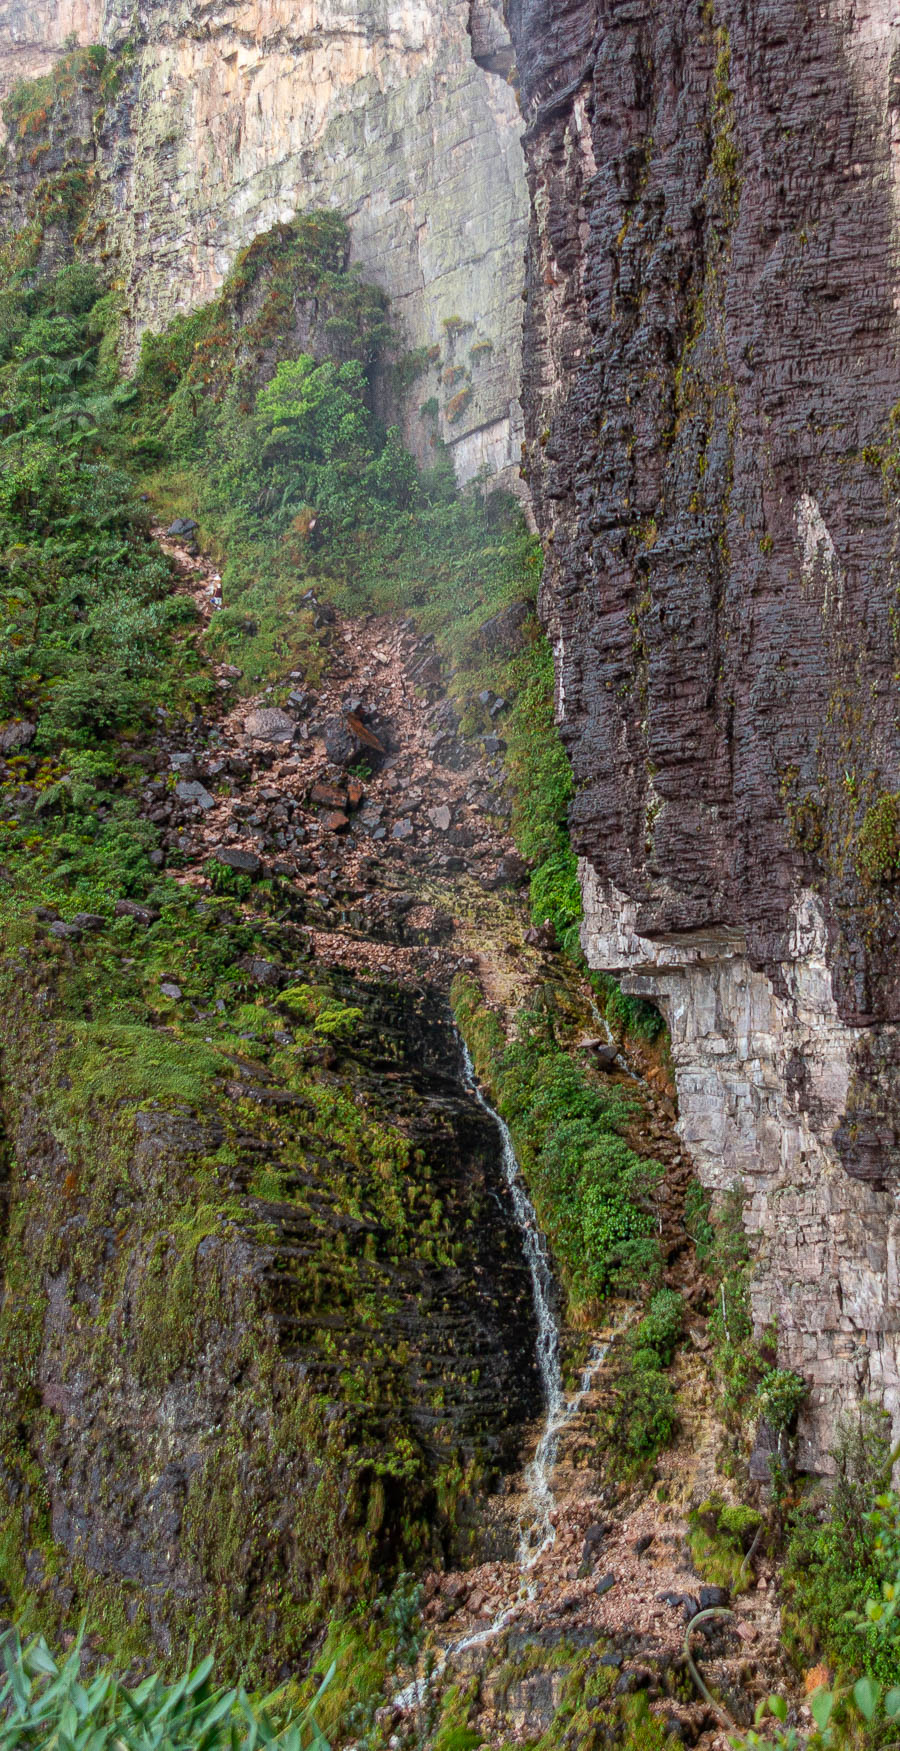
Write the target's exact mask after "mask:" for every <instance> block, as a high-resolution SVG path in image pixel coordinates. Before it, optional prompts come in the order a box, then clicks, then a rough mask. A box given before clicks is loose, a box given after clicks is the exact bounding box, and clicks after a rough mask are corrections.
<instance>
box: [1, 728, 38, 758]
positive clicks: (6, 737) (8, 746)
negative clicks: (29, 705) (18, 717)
mask: <svg viewBox="0 0 900 1751" xmlns="http://www.w3.org/2000/svg"><path fill="white" fill-rule="evenodd" d="M36 735H37V724H33V723H25V722H23V723H11V724H4V726H3V728H2V729H0V754H21V753H22V752H23V750H24V749H25V748H30V747H31V744H32V742H33V741H34V738H35V736H36Z"/></svg>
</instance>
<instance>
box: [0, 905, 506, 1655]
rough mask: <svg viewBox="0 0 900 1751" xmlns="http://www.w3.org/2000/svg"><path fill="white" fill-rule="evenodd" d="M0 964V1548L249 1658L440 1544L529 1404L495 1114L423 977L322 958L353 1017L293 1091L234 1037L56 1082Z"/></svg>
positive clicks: (35, 961) (40, 1037)
mask: <svg viewBox="0 0 900 1751" xmlns="http://www.w3.org/2000/svg"><path fill="white" fill-rule="evenodd" d="M61 928H62V929H64V930H66V931H68V932H70V933H73V934H74V935H76V936H77V935H80V932H78V931H74V932H73V927H71V926H62V927H61ZM77 952H78V953H81V954H83V953H85V952H87V949H86V946H85V945H79V949H78V950H77ZM261 967H262V968H263V970H264V971H265V969H266V963H264V962H259V961H256V962H255V963H254V969H255V970H254V973H253V978H254V981H255V982H259V980H260V979H261V978H262V974H261V973H260V971H259V969H260V968H261ZM3 973H4V977H5V982H4V1010H3V1013H4V1017H5V1021H4V1025H3V1027H2V1029H0V1067H2V1080H0V1238H3V1239H5V1228H6V1221H7V1198H8V1205H9V1211H8V1220H9V1223H10V1233H11V1235H14V1236H15V1247H14V1248H12V1247H10V1248H6V1247H4V1252H3V1258H2V1264H3V1272H4V1288H5V1291H6V1295H5V1300H4V1306H3V1308H2V1309H0V1312H2V1314H3V1321H4V1355H5V1357H6V1359H7V1364H8V1365H7V1366H6V1367H5V1368H4V1372H3V1377H2V1380H0V1434H2V1446H0V1484H2V1507H0V1515H2V1525H3V1534H4V1548H5V1550H6V1551H7V1552H8V1553H9V1564H10V1567H9V1570H8V1573H9V1575H10V1577H11V1579H12V1578H14V1577H15V1576H18V1575H19V1574H21V1573H26V1574H27V1575H28V1577H29V1582H30V1584H31V1585H34V1584H36V1582H35V1577H36V1576H37V1577H40V1576H41V1574H42V1573H43V1571H44V1566H45V1564H48V1565H49V1566H48V1578H47V1581H46V1584H45V1585H44V1586H43V1587H42V1605H43V1607H44V1608H45V1612H46V1611H50V1612H51V1613H52V1611H53V1609H54V1608H55V1609H56V1610H57V1611H58V1613H59V1616H60V1617H61V1618H62V1619H65V1618H66V1615H67V1614H68V1613H71V1612H73V1611H74V1612H77V1611H78V1610H79V1609H80V1608H81V1605H82V1603H83V1602H84V1601H85V1600H89V1601H90V1604H91V1606H92V1608H97V1607H98V1604H99V1603H100V1602H102V1600H103V1599H104V1598H105V1597H108V1598H109V1599H110V1601H112V1602H118V1603H119V1604H120V1603H121V1601H122V1599H123V1598H124V1599H125V1600H126V1601H127V1602H128V1604H127V1621H128V1622H129V1623H131V1624H134V1623H137V1625H138V1627H139V1629H140V1631H141V1632H142V1634H143V1636H144V1645H145V1647H147V1646H151V1645H155V1646H156V1647H157V1648H162V1649H163V1650H164V1651H166V1652H168V1651H169V1650H170V1649H171V1647H172V1646H173V1645H176V1644H177V1643H178V1638H179V1636H183V1635H184V1633H185V1625H186V1623H187V1622H189V1623H190V1624H191V1625H192V1626H193V1627H196V1625H197V1624H199V1623H203V1622H206V1623H212V1622H213V1621H214V1622H215V1623H216V1626H217V1631H218V1634H219V1644H218V1645H219V1649H220V1654H221V1657H222V1660H223V1662H224V1664H225V1665H226V1666H227V1665H228V1664H229V1663H231V1664H232V1665H234V1666H235V1667H238V1668H240V1669H241V1670H245V1669H246V1666H247V1662H248V1661H249V1662H250V1663H251V1665H253V1666H254V1669H256V1670H260V1669H263V1668H265V1669H271V1668H272V1666H273V1663H274V1665H276V1666H277V1663H278V1662H279V1661H281V1660H282V1659H283V1658H284V1657H285V1655H286V1654H287V1655H296V1653H297V1649H298V1646H302V1645H303V1643H304V1637H307V1636H308V1634H309V1631H310V1627H311V1626H314V1625H315V1623H316V1622H317V1620H318V1618H317V1614H319V1615H321V1612H322V1606H323V1603H324V1604H325V1606H326V1608H327V1603H328V1601H329V1595H330V1596H331V1599H332V1600H333V1599H334V1598H335V1597H340V1596H341V1595H342V1593H343V1594H344V1595H346V1594H347V1591H348V1589H349V1590H350V1591H351V1592H352V1594H353V1596H354V1597H359V1595H360V1592H361V1591H364V1589H365V1586H366V1579H365V1577H366V1574H367V1572H372V1571H377V1570H379V1569H383V1568H384V1567H385V1566H386V1565H387V1566H389V1565H390V1562H391V1560H392V1557H393V1558H396V1557H397V1556H398V1555H400V1554H401V1553H404V1552H407V1553H409V1554H412V1553H413V1552H414V1551H416V1550H417V1551H418V1553H419V1554H421V1553H423V1552H426V1551H427V1550H428V1546H429V1543H430V1544H431V1545H432V1547H433V1554H434V1555H435V1556H437V1557H439V1556H440V1553H441V1541H442V1540H443V1541H444V1542H445V1546H446V1549H447V1550H450V1549H452V1548H453V1546H454V1543H456V1541H457V1540H458V1539H462V1541H463V1544H464V1541H465V1533H464V1526H465V1515H466V1501H467V1491H468V1490H471V1489H472V1488H473V1487H477V1484H478V1482H479V1481H481V1482H482V1483H483V1481H484V1480H485V1479H486V1477H489V1476H490V1475H494V1476H496V1473H497V1471H498V1470H499V1469H502V1468H503V1467H504V1466H506V1465H508V1464H510V1463H511V1462H512V1461H513V1460H514V1458H515V1457H516V1455H517V1450H518V1446H519V1442H520V1440H521V1438H522V1435H523V1432H524V1429H525V1427H526V1425H527V1424H528V1422H529V1420H530V1419H531V1418H533V1417H534V1415H535V1414H536V1412H537V1410H538V1408H539V1405H540V1386H539V1381H538V1377H537V1369H536V1365H535V1353H534V1342H535V1329H534V1315H533V1307H532V1299H531V1287H530V1279H529V1276H528V1272H527V1268H526V1266H525V1263H524V1260H523V1258H522V1252H521V1241H520V1236H519V1230H518V1228H517V1226H516V1221H515V1215H514V1212H513V1209H512V1205H511V1200H510V1197H509V1194H508V1190H507V1188H506V1183H505V1180H504V1178H503V1173H502V1168H501V1164H500V1161H499V1144H498V1138H497V1133H496V1129H495V1127H494V1126H493V1124H492V1123H491V1121H490V1120H489V1119H488V1118H487V1117H486V1116H485V1115H484V1113H483V1112H482V1110H481V1108H480V1107H479V1106H478V1105H477V1103H476V1102H475V1100H474V1099H473V1097H472V1095H471V1092H470V1091H469V1090H468V1089H467V1088H464V1086H463V1083H462V1067H461V1065H460V1064H459V1063H458V1051H457V1044H456V1039H455V1035H454V1034H453V1031H452V1028H451V1023H450V1018H449V1012H448V1011H447V1009H446V1007H445V1005H444V1004H443V1002H442V1001H441V1000H440V999H439V998H438V997H437V996H436V995H435V994H434V993H430V992H426V991H415V992H404V993H401V992H399V991H398V989H397V986H396V985H393V986H391V985H388V984H386V983H385V984H383V985H378V984H374V983H371V982H370V983H368V984H361V983H354V982H353V981H351V980H349V979H346V978H342V977H341V976H340V975H336V976H333V978H332V990H333V993H334V1000H335V1002H336V1003H341V1004H345V1005H346V1004H350V1005H352V1008H351V1009H350V1011H349V1013H350V1014H351V1016H353V1017H355V1018H356V1021H355V1024H354V1035H353V1039H352V1042H351V1043H350V1045H349V1046H348V1048H347V1049H346V1050H345V1051H342V1050H341V1048H340V1046H339V1044H338V1043H337V1042H336V1041H334V1040H332V1042H331V1043H330V1044H329V1046H328V1048H327V1050H326V1051H324V1053H323V1061H322V1064H321V1066H320V1071H319V1074H318V1077H317V1079H316V1082H315V1090H314V1092H315V1097H316V1098H315V1100H313V1099H310V1098H309V1094H308V1092H306V1093H302V1092H298V1091H297V1089H296V1088H294V1087H293V1086H291V1087H285V1086H284V1085H283V1084H282V1083H281V1082H279V1080H278V1079H277V1078H275V1077H273V1076H272V1074H271V1073H270V1071H269V1070H268V1069H267V1068H266V1066H265V1064H263V1063H261V1062H260V1061H258V1060H256V1059H254V1058H252V1057H251V1056H249V1055H246V1056H244V1057H239V1056H237V1055H235V1056H234V1057H233V1059H232V1064H233V1080H231V1081H229V1082H228V1083H227V1084H226V1085H225V1086H224V1087H219V1088H218V1090H216V1091H214V1092H212V1091H211V1093H210V1096H209V1098H207V1099H205V1100H202V1101H199V1102H197V1103H195V1104H189V1103H186V1102H181V1103H180V1104H178V1105H176V1106H174V1107H169V1108H168V1109H167V1108H165V1107H164V1106H162V1105H160V1103H159V1102H158V1101H156V1100H153V1101H148V1102H146V1103H143V1104H141V1103H136V1102H135V1101H133V1100H129V1098H128V1097H127V1094H126V1093H125V1092H124V1091H123V1089H122V1088H121V1086H120V1088H119V1090H118V1095H117V1098H115V1099H113V1100H112V1101H110V1102H106V1103H104V1102H96V1101H91V1100H90V1099H88V1100H87V1101H86V1102H83V1103H82V1104H81V1105H79V1104H78V1103H79V1099H80V1098H81V1097H82V1096H83V1090H82V1091H81V1094H80V1093H79V1084H78V1081H77V1076H76V1077H74V1078H73V1075H70V1074H69V1072H70V1071H72V1070H73V1063H72V1058H71V1053H70V1052H69V1053H68V1054H67V1046H70V1045H71V1034H70V1033H69V1027H68V1022H66V1023H65V1025H62V1026H61V1025H60V1022H59V1019H58V1017H57V1015H56V1014H55V1007H56V994H55V992H54V990H53V983H52V980H53V974H52V972H50V971H49V969H48V967H47V965H46V964H44V963H42V962H41V960H40V958H39V957H38V956H37V955H32V956H31V957H30V960H29V962H28V964H26V963H25V961H24V960H23V961H22V963H21V966H20V968H19V971H18V979H17V983H16V985H15V987H14V988H13V982H12V979H11V977H10V969H9V967H8V966H7V967H5V968H4V969H3ZM48 974H49V979H48ZM271 982H272V981H271V978H270V977H268V976H266V977H265V978H263V983H265V984H269V983H271ZM164 988H165V987H164ZM171 989H172V990H174V991H175V992H176V993H178V995H180V991H179V988H178V987H177V986H175V987H171ZM345 1013H346V1012H345ZM13 1042H14V1046H13V1049H12V1050H11V1049H10V1048H11V1044H12V1043H13ZM63 1064H65V1066H66V1067H67V1068H66V1071H65V1073H64V1072H63V1069H62V1066H63ZM73 1083H74V1086H73ZM70 1102H71V1103H74V1104H73V1105H72V1106H71V1109H70V1107H69V1105H68V1104H67V1103H70ZM342 1103H343V1104H342ZM354 1103H357V1104H354ZM348 1110H349V1112H350V1113H351V1114H355V1115H356V1125H357V1127H358V1128H357V1129H356V1130H355V1131H354V1130H353V1129H348V1128H347V1122H346V1119H345V1118H343V1119H342V1118H341V1117H340V1115H341V1114H345V1113H346V1112H347V1111H348ZM76 1111H77V1113H78V1117H77V1119H76V1121H75V1123H70V1116H71V1113H74V1112H76ZM329 1113H330V1114H331V1119H330V1122H329V1119H328V1115H329ZM362 1114H364V1115H365V1117H364V1118H362V1117H361V1115H362ZM373 1123H375V1124H377V1125H378V1126H380V1127H381V1129H380V1131H379V1132H378V1133H377V1135H376V1134H375V1133H371V1132H370V1133H368V1135H369V1136H370V1137H371V1136H375V1141H374V1142H368V1143H367V1141H366V1137H367V1132H366V1129H365V1127H366V1126H367V1125H368V1126H371V1125H372V1124H373ZM7 1139H8V1141H7ZM379 1139H380V1140H379ZM379 1148H380V1149H382V1150H383V1151H384V1153H383V1154H382V1155H381V1156H378V1157H377V1159H376V1160H375V1166H374V1168H373V1167H372V1160H373V1159H375V1157H374V1156H372V1157H370V1155H369V1153H368V1151H369V1150H370V1149H371V1150H372V1151H375V1150H377V1149H379ZM398 1150H399V1151H400V1152H401V1153H402V1156H403V1160H404V1161H405V1162H408V1170H405V1171H404V1174H403V1178H402V1182H398V1183H402V1198H398V1200H397V1202H396V1204H395V1206H394V1207H393V1208H392V1209H389V1208H388V1205H387V1204H386V1203H385V1202H384V1200H383V1199H382V1197H381V1192H382V1189H383V1186H384V1185H385V1184H386V1183H387V1179H386V1178H385V1176H387V1178H390V1175H391V1172H392V1167H391V1151H393V1152H395V1153H396V1152H397V1151H398ZM420 1206H421V1208H420ZM410 1212H411V1215H410ZM445 1229H446V1235H445V1233H444V1230H445ZM432 1233H433V1235H434V1238H432V1239H429V1235H431V1234H432ZM448 1238H449V1239H452V1241H453V1246H452V1256H451V1253H450V1251H449V1250H448V1244H447V1241H448ZM13 1251H14V1253H15V1256H14V1257H13V1256H12V1254H13ZM417 1541H418V1542H417ZM59 1546H61V1547H62V1550H63V1551H64V1552H65V1555H66V1559H67V1560H66V1562H65V1563H64V1564H63V1565H60V1562H59V1550H58V1547H59ZM54 1577H55V1578H54ZM104 1587H106V1588H107V1589H108V1590H109V1591H108V1594H105V1593H104Z"/></svg>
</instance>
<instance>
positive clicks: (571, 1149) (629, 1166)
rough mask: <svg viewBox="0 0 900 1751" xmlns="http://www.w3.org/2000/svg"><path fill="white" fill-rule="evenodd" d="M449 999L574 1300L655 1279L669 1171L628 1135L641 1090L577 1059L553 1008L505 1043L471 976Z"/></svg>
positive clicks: (531, 1016) (521, 1024) (527, 1019)
mask: <svg viewBox="0 0 900 1751" xmlns="http://www.w3.org/2000/svg"><path fill="white" fill-rule="evenodd" d="M453 1004H454V1010H455V1013H456V1017H457V1020H458V1022H459V1025H460V1027H461V1029H462V1032H463V1035H464V1037H465V1039H466V1040H467V1042H468V1044H469V1047H470V1050H471V1051H472V1054H473V1058H474V1062H475V1065H476V1068H477V1070H478V1072H479V1074H480V1075H481V1076H483V1077H484V1078H485V1079H486V1080H487V1081H489V1082H490V1084H491V1086H492V1088H493V1090H494V1096H495V1099H496V1103H497V1108H498V1111H499V1112H500V1113H501V1114H502V1116H503V1118H504V1119H505V1120H506V1122H507V1124H508V1125H509V1127H510V1130H511V1131H512V1134H513V1138H514V1140H515V1145H516V1154H517V1157H518V1160H519V1164H520V1166H521V1168H522V1172H523V1174H524V1176H525V1180H526V1183H527V1185H528V1188H529V1191H530V1193H531V1196H532V1198H533V1200H534V1206H535V1210H536V1211H537V1215H538V1220H539V1222H540V1224H541V1227H542V1229H543V1230H544V1232H545V1234H546V1235H547V1237H548V1239H549V1241H550V1244H551V1246H552V1248H553V1252H554V1255H555V1257H556V1259H557V1261H558V1264H559V1267H560V1270H561V1272H562V1276H563V1280H564V1282H565V1285H566V1288H567V1291H568V1295H569V1299H570V1302H571V1304H572V1305H573V1307H577V1306H579V1305H583V1304H585V1303H590V1302H591V1301H595V1300H597V1299H598V1298H600V1297H602V1296H604V1295H608V1294H609V1293H611V1292H617V1293H620V1294H627V1293H633V1292H635V1291H637V1290H638V1289H639V1288H640V1287H642V1286H643V1285H645V1284H647V1283H652V1282H653V1281H654V1280H657V1279H658V1277H659V1272H660V1259H659V1243H658V1239H657V1232H656V1229H657V1224H656V1218H655V1192H656V1188H657V1186H658V1185H659V1181H660V1179H661V1178H662V1173H663V1169H662V1166H661V1165H660V1163H659V1162H657V1161H652V1160H649V1159H647V1158H646V1157H643V1156H640V1155H638V1154H637V1152H636V1151H635V1150H634V1149H633V1148H631V1147H630V1145H629V1144H628V1143H627V1141H626V1139H625V1135H624V1133H625V1132H626V1131H627V1129H628V1125H629V1121H630V1120H631V1119H632V1118H633V1116H634V1114H635V1111H636V1107H637V1103H636V1100H635V1097H634V1096H633V1095H631V1094H630V1093H629V1092H626V1091H625V1090H623V1089H622V1087H621V1086H620V1085H618V1084H612V1085H610V1084H609V1083H608V1082H607V1081H604V1080H601V1078H599V1077H597V1076H592V1075H591V1073H590V1072H589V1071H588V1070H587V1069H584V1068H583V1067H582V1066H581V1065H580V1064H578V1063H577V1062H576V1061H575V1059H574V1058H573V1057H572V1056H571V1054H570V1053H569V1052H567V1051H566V1050H565V1048H564V1047H563V1046H562V1045H560V1044H559V1043H558V1042H557V1040H556V1038H555V1036H554V1029H553V1020H552V1014H551V1013H550V1012H548V1011H543V1012H541V1011H533V1012H527V1013H525V1014H523V1015H520V1017H519V1019H518V1027H517V1034H516V1038H515V1040H514V1041H513V1042H512V1043H511V1044H509V1045H507V1044H506V1042H505V1040H504V1038H503V1035H502V1031H501V1030H500V1028H499V1024H498V1023H497V1021H496V1018H495V1017H493V1016H492V1015H491V1013H490V1011H489V1010H486V1008H485V1006H484V1002H483V999H482V997H481V993H480V991H479V990H478V987H477V986H476V985H474V984H473V983H472V981H471V980H468V979H466V978H464V977H459V978H458V979H457V980H456V982H455V984H454V987H453ZM648 1341H649V1340H648Z"/></svg>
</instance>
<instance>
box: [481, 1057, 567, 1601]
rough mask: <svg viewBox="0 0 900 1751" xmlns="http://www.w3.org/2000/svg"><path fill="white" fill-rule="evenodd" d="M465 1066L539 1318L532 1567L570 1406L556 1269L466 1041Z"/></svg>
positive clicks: (527, 1531) (522, 1548)
mask: <svg viewBox="0 0 900 1751" xmlns="http://www.w3.org/2000/svg"><path fill="white" fill-rule="evenodd" d="M462 1052H463V1065H464V1068H465V1075H466V1082H467V1083H468V1085H469V1087H470V1088H471V1090H472V1093H473V1094H474V1096H475V1099H476V1100H477V1102H478V1105H479V1106H480V1107H481V1108H482V1110H483V1111H484V1112H486V1113H487V1115H488V1118H489V1119H491V1120H492V1122H493V1124H494V1125H496V1127H497V1130H498V1132H499V1134H500V1142H501V1145H502V1158H501V1164H502V1167H503V1177H504V1179H505V1180H506V1183H507V1186H508V1187H509V1192H510V1196H511V1198H512V1203H513V1209H514V1211H515V1215H516V1221H517V1223H518V1225H519V1229H520V1231H521V1235H522V1250H523V1252H524V1254H525V1263H526V1264H527V1266H528V1271H529V1275H530V1277H531V1296H532V1300H533V1302H534V1314H535V1319H536V1320H537V1345H536V1352H537V1365H538V1373H539V1374H540V1377H541V1391H542V1393H543V1398H544V1428H543V1431H542V1433H541V1438H540V1440H539V1441H538V1444H537V1449H536V1452H535V1455H534V1458H533V1460H532V1461H531V1464H530V1465H529V1467H528V1470H527V1472H526V1474H525V1476H526V1481H527V1484H528V1496H529V1501H528V1507H527V1508H526V1510H525V1513H524V1514H523V1515H522V1518H521V1519H520V1521H519V1567H520V1568H522V1569H525V1568H531V1567H533V1565H534V1563H536V1561H537V1559H538V1557H539V1556H540V1554H541V1551H542V1550H546V1548H547V1546H548V1545H550V1544H552V1543H553V1540H554V1538H555V1537H556V1533H555V1531H554V1529H553V1526H552V1524H551V1520H550V1515H551V1513H552V1511H553V1492H552V1490H551V1488H550V1473H551V1471H552V1469H553V1464H554V1461H555V1459H556V1452H557V1448H558V1445H559V1431H560V1429H561V1428H562V1426H563V1424H564V1422H566V1421H567V1405H566V1398H565V1393H564V1392H563V1383H562V1370H561V1368H560V1365H559V1326H558V1325H557V1323H556V1315H555V1313H554V1311H553V1299H554V1286H553V1272H552V1271H551V1269H550V1260H549V1257H548V1255H547V1243H546V1241H545V1239H544V1236H543V1235H542V1233H541V1231H540V1229H539V1227H538V1224H537V1217H536V1216H535V1213H534V1205H533V1204H532V1202H531V1199H530V1198H529V1196H528V1193H527V1191H526V1190H525V1184H524V1181H523V1179H522V1175H521V1174H520V1172H519V1163H518V1162H517V1160H516V1152H515V1149H514V1148H513V1140H512V1137H511V1136H510V1134H509V1127H508V1125H506V1124H505V1123H504V1121H503V1119H501V1117H500V1114H499V1113H496V1112H495V1111H494V1109H493V1107H492V1106H491V1105H490V1103H489V1102H488V1101H487V1100H486V1099H485V1097H484V1095H483V1094H482V1092H481V1089H480V1088H479V1086H478V1083H477V1081H476V1078H475V1068H474V1065H473V1063H472V1059H471V1057H470V1056H469V1049H468V1047H467V1046H466V1045H465V1043H463V1048H462Z"/></svg>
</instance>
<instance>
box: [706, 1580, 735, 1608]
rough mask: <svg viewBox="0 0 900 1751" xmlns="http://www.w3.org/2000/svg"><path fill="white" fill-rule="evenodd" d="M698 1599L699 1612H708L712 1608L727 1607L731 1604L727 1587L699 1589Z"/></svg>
mask: <svg viewBox="0 0 900 1751" xmlns="http://www.w3.org/2000/svg"><path fill="white" fill-rule="evenodd" d="M698 1597H699V1602H700V1610H701V1611H709V1610H711V1609H712V1608H713V1607H714V1606H715V1607H718V1606H727V1605H730V1604H731V1594H730V1592H729V1591H728V1588H727V1587H713V1586H709V1587H701V1588H700V1593H699V1595H698Z"/></svg>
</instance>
